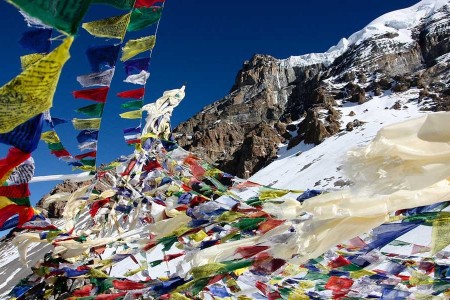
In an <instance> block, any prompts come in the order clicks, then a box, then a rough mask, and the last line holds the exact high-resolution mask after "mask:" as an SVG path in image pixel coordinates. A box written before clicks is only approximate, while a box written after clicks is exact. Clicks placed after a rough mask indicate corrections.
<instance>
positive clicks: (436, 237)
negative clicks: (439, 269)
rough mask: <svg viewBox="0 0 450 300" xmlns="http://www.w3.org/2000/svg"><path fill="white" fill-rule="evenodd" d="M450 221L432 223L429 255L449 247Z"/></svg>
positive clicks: (443, 220)
mask: <svg viewBox="0 0 450 300" xmlns="http://www.w3.org/2000/svg"><path fill="white" fill-rule="evenodd" d="M449 231H450V220H448V219H442V220H436V221H434V222H433V233H432V241H431V254H432V255H435V254H436V253H438V252H439V251H441V250H442V249H444V248H445V247H447V246H448V245H450V235H449V234H448V232H449Z"/></svg>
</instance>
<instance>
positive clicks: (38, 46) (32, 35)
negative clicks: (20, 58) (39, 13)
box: [19, 28, 53, 53]
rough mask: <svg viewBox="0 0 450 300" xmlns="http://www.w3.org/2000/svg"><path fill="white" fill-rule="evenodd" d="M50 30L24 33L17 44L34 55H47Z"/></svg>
mask: <svg viewBox="0 0 450 300" xmlns="http://www.w3.org/2000/svg"><path fill="white" fill-rule="evenodd" d="M52 31H53V30H52V29H50V28H38V29H32V30H28V31H26V32H25V33H24V34H23V35H22V38H21V39H20V41H19V43H20V45H21V46H22V47H24V48H25V49H28V50H31V51H33V52H36V53H42V52H43V53H47V52H49V51H50V38H51V36H52Z"/></svg>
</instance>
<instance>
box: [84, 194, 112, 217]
mask: <svg viewBox="0 0 450 300" xmlns="http://www.w3.org/2000/svg"><path fill="white" fill-rule="evenodd" d="M109 201H110V199H109V198H106V199H103V200H99V201H95V202H94V203H92V206H91V210H90V211H89V213H90V214H91V217H94V216H95V215H96V214H97V212H98V210H99V209H100V208H102V207H103V206H104V205H105V204H107V203H109Z"/></svg>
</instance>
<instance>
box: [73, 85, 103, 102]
mask: <svg viewBox="0 0 450 300" xmlns="http://www.w3.org/2000/svg"><path fill="white" fill-rule="evenodd" d="M108 91H109V87H99V88H93V89H87V90H81V91H74V92H73V93H72V94H73V96H74V97H75V98H76V99H80V98H81V99H86V100H92V101H97V102H102V103H104V102H106V97H107V96H108Z"/></svg>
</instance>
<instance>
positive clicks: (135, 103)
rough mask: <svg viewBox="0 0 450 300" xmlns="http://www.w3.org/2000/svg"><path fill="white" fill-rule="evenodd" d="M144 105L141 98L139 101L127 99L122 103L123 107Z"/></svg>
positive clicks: (134, 107) (130, 107) (135, 107)
mask: <svg viewBox="0 0 450 300" xmlns="http://www.w3.org/2000/svg"><path fill="white" fill-rule="evenodd" d="M143 105H144V102H142V101H141V100H139V101H128V102H125V103H124V104H122V105H121V106H122V108H123V109H133V110H134V109H141V108H142V106H143Z"/></svg>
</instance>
